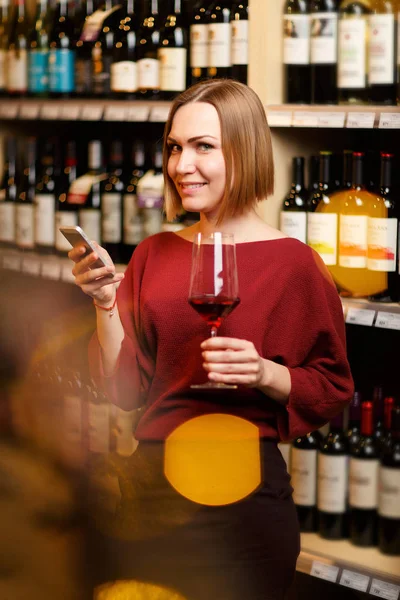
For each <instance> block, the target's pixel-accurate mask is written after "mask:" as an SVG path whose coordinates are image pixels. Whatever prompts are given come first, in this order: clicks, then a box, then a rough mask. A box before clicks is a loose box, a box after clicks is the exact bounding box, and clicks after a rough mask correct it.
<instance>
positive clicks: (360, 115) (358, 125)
mask: <svg viewBox="0 0 400 600" xmlns="http://www.w3.org/2000/svg"><path fill="white" fill-rule="evenodd" d="M374 123H375V113H370V112H350V113H349V114H348V115H347V127H348V128H350V129H373V128H374Z"/></svg>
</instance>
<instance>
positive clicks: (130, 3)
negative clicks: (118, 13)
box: [126, 0, 135, 15]
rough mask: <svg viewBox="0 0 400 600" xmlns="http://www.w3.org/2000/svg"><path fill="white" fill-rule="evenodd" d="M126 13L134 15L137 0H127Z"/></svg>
mask: <svg viewBox="0 0 400 600" xmlns="http://www.w3.org/2000/svg"><path fill="white" fill-rule="evenodd" d="M126 14H127V15H133V14H135V0H127V2H126Z"/></svg>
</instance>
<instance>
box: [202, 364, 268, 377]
mask: <svg viewBox="0 0 400 600" xmlns="http://www.w3.org/2000/svg"><path fill="white" fill-rule="evenodd" d="M203 368H204V369H205V370H206V371H207V372H208V373H219V374H222V375H235V374H236V375H250V374H253V375H256V374H257V373H258V370H259V369H258V365H257V364H256V363H228V364H227V363H204V364H203Z"/></svg>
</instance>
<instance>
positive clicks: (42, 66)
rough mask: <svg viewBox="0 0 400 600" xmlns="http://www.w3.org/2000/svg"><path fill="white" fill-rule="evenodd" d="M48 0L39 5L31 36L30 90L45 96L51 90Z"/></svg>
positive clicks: (37, 94) (30, 92) (33, 93)
mask: <svg viewBox="0 0 400 600" xmlns="http://www.w3.org/2000/svg"><path fill="white" fill-rule="evenodd" d="M47 9H48V4H47V0H40V2H38V5H37V12H36V18H35V27H34V28H33V29H32V31H31V35H30V36H29V44H28V45H29V53H28V92H29V94H31V95H34V96H41V97H45V96H47V94H48V91H49V22H48V21H49V18H48V15H49V13H48V10H47Z"/></svg>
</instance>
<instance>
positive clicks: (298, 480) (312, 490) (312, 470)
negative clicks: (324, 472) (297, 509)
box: [290, 448, 317, 506]
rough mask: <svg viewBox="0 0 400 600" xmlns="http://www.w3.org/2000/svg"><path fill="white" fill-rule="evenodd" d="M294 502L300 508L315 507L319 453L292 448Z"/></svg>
mask: <svg viewBox="0 0 400 600" xmlns="http://www.w3.org/2000/svg"><path fill="white" fill-rule="evenodd" d="M290 474H291V476H292V486H293V500H294V503H295V504H298V505H299V506H315V503H316V501H317V451H316V450H301V449H299V448H292V466H291V472H290Z"/></svg>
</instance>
